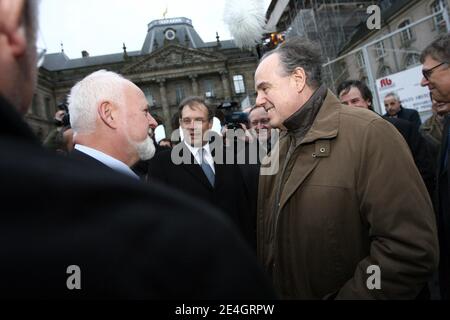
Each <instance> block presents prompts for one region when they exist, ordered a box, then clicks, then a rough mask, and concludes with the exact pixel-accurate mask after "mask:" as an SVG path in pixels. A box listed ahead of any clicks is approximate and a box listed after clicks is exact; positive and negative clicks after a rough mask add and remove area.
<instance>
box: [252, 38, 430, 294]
mask: <svg viewBox="0 0 450 320" xmlns="http://www.w3.org/2000/svg"><path fill="white" fill-rule="evenodd" d="M319 54H320V51H318V50H317V49H316V48H315V46H314V45H313V44H311V43H309V42H308V41H306V40H303V39H300V38H290V39H289V40H287V41H286V42H285V43H284V44H282V45H281V46H280V47H279V48H277V49H276V50H274V51H272V52H269V53H268V54H267V55H266V56H265V57H263V59H262V61H261V63H260V65H259V67H258V69H257V71H256V75H255V80H256V81H255V83H256V89H257V93H258V97H257V101H256V104H257V105H259V106H263V107H264V108H265V109H266V110H267V112H268V114H269V117H270V125H271V126H272V127H276V128H279V129H281V130H282V133H281V135H280V141H279V144H278V148H275V150H273V151H272V155H271V159H266V160H269V161H266V162H270V163H271V164H272V166H273V164H274V163H278V171H276V172H274V174H273V175H267V174H268V172H270V170H265V169H266V168H264V166H265V164H264V163H263V165H262V169H261V172H262V175H261V178H260V187H259V199H258V219H257V224H258V256H259V259H260V261H261V262H262V264H263V265H264V267H265V268H266V271H267V272H268V273H269V274H270V275H271V277H272V279H273V282H274V285H275V287H276V289H277V290H278V293H279V294H280V295H281V296H282V297H283V298H285V299H324V298H336V299H414V298H416V297H417V296H418V295H419V294H420V292H421V291H422V290H423V289H424V287H425V286H426V284H427V281H428V280H429V279H430V278H431V276H432V274H433V272H434V271H435V270H436V268H437V264H438V242H437V232H436V222H435V218H434V215H433V208H432V204H431V200H430V198H429V196H428V193H427V190H426V188H425V185H424V183H423V181H422V179H421V177H420V174H419V172H418V171H417V168H416V166H415V165H414V160H413V158H412V156H411V153H410V152H409V150H408V146H407V145H406V143H405V141H404V139H403V138H402V137H401V135H400V134H399V133H398V131H397V130H396V129H395V128H394V127H393V126H392V125H391V124H390V123H388V122H387V121H385V120H383V119H382V118H381V117H379V116H378V115H376V114H375V113H373V112H370V111H368V110H364V109H359V108H348V107H345V106H342V105H341V104H340V102H339V100H338V99H337V98H336V97H335V96H334V95H333V93H332V92H331V91H329V90H327V88H326V87H325V86H324V85H322V83H321V74H320V70H321V63H320V58H319V57H318V56H319ZM277 155H279V157H278V156H277ZM273 167H275V168H277V166H276V165H275V166H273ZM264 174H266V175H264Z"/></svg>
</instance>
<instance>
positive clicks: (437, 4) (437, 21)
mask: <svg viewBox="0 0 450 320" xmlns="http://www.w3.org/2000/svg"><path fill="white" fill-rule="evenodd" d="M430 8H431V13H436V12H439V11H441V1H440V0H437V1H433V3H431V5H430ZM433 22H434V28H435V29H436V30H439V31H444V30H445V29H446V26H445V20H444V16H443V14H442V13H441V14H438V15H437V16H434V17H433Z"/></svg>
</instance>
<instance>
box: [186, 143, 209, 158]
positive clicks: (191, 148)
mask: <svg viewBox="0 0 450 320" xmlns="http://www.w3.org/2000/svg"><path fill="white" fill-rule="evenodd" d="M184 144H185V145H186V146H187V148H188V149H189V151H190V152H191V153H192V154H193V155H194V157H196V156H197V155H198V152H199V151H200V149H202V148H203V150H205V151H206V154H207V155H210V154H211V150H210V148H209V143H207V144H205V145H204V146H203V147H202V148H199V147H193V146H191V145H190V144H189V143H186V141H184Z"/></svg>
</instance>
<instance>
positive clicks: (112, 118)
mask: <svg viewBox="0 0 450 320" xmlns="http://www.w3.org/2000/svg"><path fill="white" fill-rule="evenodd" d="M0 1H1V0H0ZM115 111H116V108H115V107H114V105H113V104H112V103H111V102H109V101H103V102H102V103H100V105H99V106H98V109H97V112H98V115H99V117H100V119H101V120H102V121H103V123H104V124H105V125H107V126H108V127H110V128H112V129H117V119H116V112H115Z"/></svg>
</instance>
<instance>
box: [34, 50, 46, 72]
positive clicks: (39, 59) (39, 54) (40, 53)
mask: <svg viewBox="0 0 450 320" xmlns="http://www.w3.org/2000/svg"><path fill="white" fill-rule="evenodd" d="M46 53H47V50H46V49H43V48H37V49H36V67H37V68H38V69H39V68H40V67H42V64H43V63H44V60H45V54H46Z"/></svg>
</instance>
